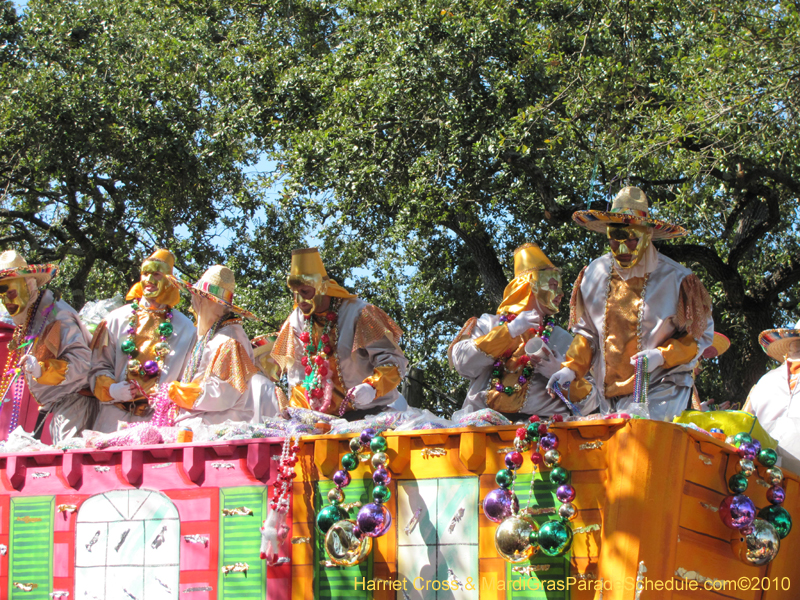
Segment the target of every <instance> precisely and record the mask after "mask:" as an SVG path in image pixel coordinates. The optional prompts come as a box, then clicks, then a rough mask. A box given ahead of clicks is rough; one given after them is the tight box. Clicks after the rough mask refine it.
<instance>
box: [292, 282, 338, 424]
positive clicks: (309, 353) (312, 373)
mask: <svg viewBox="0 0 800 600" xmlns="http://www.w3.org/2000/svg"><path fill="white" fill-rule="evenodd" d="M340 304H341V299H340V298H331V304H330V307H329V309H328V312H327V313H326V314H325V323H324V325H323V327H322V333H321V335H320V336H319V340H318V341H317V343H316V344H315V343H314V342H313V340H312V333H313V330H314V318H313V315H309V316H308V317H306V320H305V323H304V326H303V332H302V333H301V334H300V341H301V342H303V344H304V350H303V357H302V358H301V359H300V362H301V363H302V365H303V367H304V369H305V374H306V376H305V379H303V388H304V389H305V391H306V400H307V401H308V404H309V406H311V408H312V409H314V410H317V411H319V412H324V413H327V412H328V411H329V410H330V407H331V402H332V399H333V368H332V367H331V364H330V357H331V356H333V355H334V352H335V348H336V324H337V322H338V321H339V305H340Z"/></svg>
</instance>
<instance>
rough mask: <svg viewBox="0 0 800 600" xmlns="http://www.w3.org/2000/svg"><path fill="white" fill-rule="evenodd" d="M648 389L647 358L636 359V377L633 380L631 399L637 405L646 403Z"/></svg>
mask: <svg viewBox="0 0 800 600" xmlns="http://www.w3.org/2000/svg"><path fill="white" fill-rule="evenodd" d="M649 389H650V373H649V371H648V369H647V356H640V357H639V358H637V359H636V375H635V377H634V380H633V399H634V400H635V401H636V402H639V403H645V404H646V403H647V392H648V390H649Z"/></svg>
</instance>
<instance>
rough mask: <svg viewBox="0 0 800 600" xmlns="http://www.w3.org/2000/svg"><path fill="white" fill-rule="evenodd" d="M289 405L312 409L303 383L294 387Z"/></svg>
mask: <svg viewBox="0 0 800 600" xmlns="http://www.w3.org/2000/svg"><path fill="white" fill-rule="evenodd" d="M289 406H294V407H297V408H307V409H310V408H311V405H310V404H309V403H308V399H307V398H306V389H305V388H304V387H303V386H302V385H296V386H294V387H293V388H292V395H291V397H290V398H289Z"/></svg>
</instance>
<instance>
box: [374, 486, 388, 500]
mask: <svg viewBox="0 0 800 600" xmlns="http://www.w3.org/2000/svg"><path fill="white" fill-rule="evenodd" d="M391 497H392V492H390V491H389V488H388V487H386V486H385V485H376V486H375V487H374V488H372V499H373V500H375V502H377V503H379V504H383V503H384V502H387V501H388V500H389V498H391Z"/></svg>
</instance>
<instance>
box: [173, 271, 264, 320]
mask: <svg viewBox="0 0 800 600" xmlns="http://www.w3.org/2000/svg"><path fill="white" fill-rule="evenodd" d="M165 277H166V278H167V279H169V281H170V282H172V283H173V284H175V285H176V286H178V287H179V288H182V289H184V290H186V291H187V292H189V293H190V294H194V295H195V296H199V297H201V298H205V299H207V300H211V301H212V302H216V303H217V304H221V305H222V306H225V307H227V308H229V309H230V310H231V311H232V312H235V313H236V314H238V315H240V316H242V317H244V318H245V319H252V320H254V321H260V320H261V319H260V318H259V317H257V316H256V315H254V314H253V313H251V312H250V311H249V310H247V309H244V308H241V307H239V306H236V305H235V304H234V303H233V292H234V289H235V287H236V282H235V280H234V279H233V271H231V270H230V269H228V267H223V266H222V265H214V266H213V267H211V268H210V269H208V271H206V272H205V273H203V276H202V277H201V278H200V279H199V280H198V281H197V282H196V283H195V284H194V285H192V284H190V283H188V282H186V281H181V280H180V279H178V278H176V277H173V276H172V275H165Z"/></svg>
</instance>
